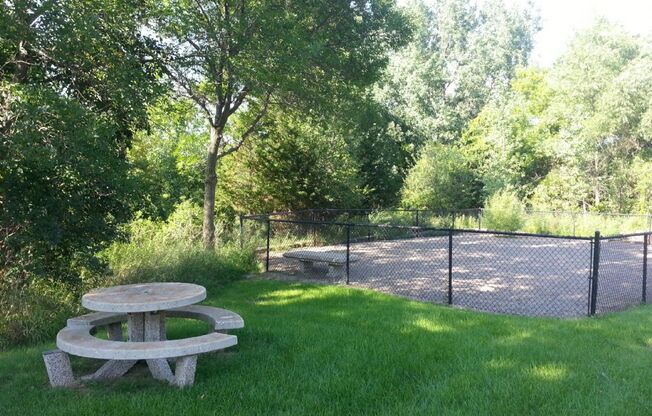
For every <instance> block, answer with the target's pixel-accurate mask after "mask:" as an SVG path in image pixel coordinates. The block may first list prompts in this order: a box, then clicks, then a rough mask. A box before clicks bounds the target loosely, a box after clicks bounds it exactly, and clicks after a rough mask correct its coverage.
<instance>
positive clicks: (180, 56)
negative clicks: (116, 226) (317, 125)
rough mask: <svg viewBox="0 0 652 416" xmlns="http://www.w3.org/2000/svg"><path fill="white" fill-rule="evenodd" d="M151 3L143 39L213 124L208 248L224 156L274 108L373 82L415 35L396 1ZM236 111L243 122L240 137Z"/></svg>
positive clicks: (314, 102) (327, 100)
mask: <svg viewBox="0 0 652 416" xmlns="http://www.w3.org/2000/svg"><path fill="white" fill-rule="evenodd" d="M150 7H151V10H152V14H151V16H150V19H149V24H148V26H147V27H146V28H145V30H144V31H143V33H144V35H146V36H148V37H149V38H150V39H151V40H153V41H155V42H156V44H157V46H158V50H159V54H158V61H159V63H160V64H161V67H162V68H163V70H164V71H165V73H166V74H167V76H168V78H169V79H170V80H171V81H173V82H174V85H175V89H176V91H177V92H178V93H179V94H180V95H182V96H185V97H188V98H190V99H192V100H193V101H194V102H195V103H196V104H197V106H198V107H199V108H200V109H201V111H203V112H204V114H205V117H206V120H207V122H208V124H209V125H210V139H209V143H208V146H207V147H208V150H207V157H206V166H205V172H204V176H205V184H204V219H203V243H204V246H205V247H206V248H211V247H213V246H214V241H215V222H214V215H215V191H216V186H217V169H216V168H217V164H218V160H219V159H221V158H223V157H225V156H227V155H229V154H231V153H233V152H235V151H237V150H238V149H239V148H240V147H241V146H242V144H243V143H244V142H245V141H246V140H247V139H248V138H249V137H250V136H251V135H252V134H253V133H254V132H255V131H256V128H257V126H258V125H259V123H260V122H261V120H262V119H263V117H265V115H266V114H267V112H268V109H269V107H270V105H271V104H278V105H279V106H288V105H299V103H301V104H302V105H303V106H310V107H313V108H315V109H317V108H322V109H327V108H328V107H331V106H333V105H335V106H337V101H338V99H339V98H340V97H341V96H342V95H343V94H346V92H347V91H348V90H349V89H351V88H360V87H364V86H367V85H369V84H370V83H372V82H374V81H375V80H376V79H377V78H378V75H379V73H380V71H381V69H382V68H383V67H384V66H385V63H386V55H387V53H388V52H389V51H390V50H391V49H394V48H396V47H398V46H400V45H401V44H403V43H404V42H405V41H406V39H407V37H408V35H409V32H410V30H409V25H408V22H407V20H406V19H405V18H404V17H403V15H402V14H401V13H399V12H398V11H397V9H396V7H395V4H394V1H393V0H368V1H362V2H358V1H350V0H333V1H329V2H324V1H314V0H270V1H251V0H194V1H190V0H169V1H165V2H159V1H151V2H150ZM320 104H327V105H325V106H320ZM237 112H242V113H243V114H242V115H241V116H240V117H239V120H240V122H241V123H243V124H244V125H245V127H244V128H243V129H241V130H240V131H241V133H239V134H238V136H237V137H235V136H234V135H232V134H230V128H231V126H230V124H231V122H230V120H231V117H232V116H233V115H234V114H236V113H237Z"/></svg>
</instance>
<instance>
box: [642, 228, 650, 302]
mask: <svg viewBox="0 0 652 416" xmlns="http://www.w3.org/2000/svg"><path fill="white" fill-rule="evenodd" d="M649 238H650V235H649V234H644V235H643V296H642V300H643V303H647V295H646V293H647V244H648V239H649Z"/></svg>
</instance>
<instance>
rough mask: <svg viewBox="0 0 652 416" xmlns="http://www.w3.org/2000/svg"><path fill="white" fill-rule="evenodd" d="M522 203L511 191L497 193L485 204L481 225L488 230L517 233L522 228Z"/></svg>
mask: <svg viewBox="0 0 652 416" xmlns="http://www.w3.org/2000/svg"><path fill="white" fill-rule="evenodd" d="M523 213H524V208H523V203H522V202H521V200H520V199H519V198H518V197H517V196H516V193H514V192H512V191H499V192H497V193H495V194H493V195H492V196H491V197H489V198H488V199H487V201H486V203H485V208H484V214H483V223H484V225H485V227H486V228H488V229H490V230H499V231H518V230H520V229H522V228H523V225H524V221H523Z"/></svg>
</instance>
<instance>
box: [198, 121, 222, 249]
mask: <svg viewBox="0 0 652 416" xmlns="http://www.w3.org/2000/svg"><path fill="white" fill-rule="evenodd" d="M222 135H223V131H222V129H221V128H216V127H213V126H211V141H210V143H209V145H208V157H207V158H206V172H205V179H204V223H203V227H202V242H203V244H204V248H205V249H206V250H212V249H214V248H215V191H216V189H217V156H218V154H217V152H218V149H219V147H220V142H221V141H222Z"/></svg>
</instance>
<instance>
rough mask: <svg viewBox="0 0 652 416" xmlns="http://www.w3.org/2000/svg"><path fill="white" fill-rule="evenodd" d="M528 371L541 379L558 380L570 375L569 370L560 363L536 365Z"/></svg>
mask: <svg viewBox="0 0 652 416" xmlns="http://www.w3.org/2000/svg"><path fill="white" fill-rule="evenodd" d="M528 373H529V374H530V375H531V376H533V377H535V378H538V379H540V380H546V381H558V380H561V379H563V378H566V377H567V376H568V370H566V368H565V367H562V366H560V365H559V364H542V365H536V366H534V367H532V368H530V369H529V370H528Z"/></svg>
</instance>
